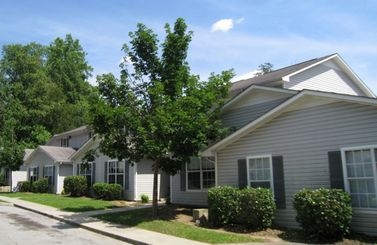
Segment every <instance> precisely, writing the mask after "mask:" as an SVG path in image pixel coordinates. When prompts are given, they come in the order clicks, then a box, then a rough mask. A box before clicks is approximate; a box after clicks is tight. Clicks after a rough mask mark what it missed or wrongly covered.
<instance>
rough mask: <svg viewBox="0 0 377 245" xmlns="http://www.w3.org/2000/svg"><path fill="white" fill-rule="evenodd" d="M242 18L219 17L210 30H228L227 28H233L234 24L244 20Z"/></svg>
mask: <svg viewBox="0 0 377 245" xmlns="http://www.w3.org/2000/svg"><path fill="white" fill-rule="evenodd" d="M244 20H245V19H244V18H239V19H236V20H233V19H221V20H218V21H216V22H215V23H214V24H213V25H212V28H211V31H212V32H216V31H222V32H228V31H229V30H231V29H233V27H234V24H240V23H242V22H243V21H244Z"/></svg>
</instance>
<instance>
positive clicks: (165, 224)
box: [96, 208, 263, 244]
mask: <svg viewBox="0 0 377 245" xmlns="http://www.w3.org/2000/svg"><path fill="white" fill-rule="evenodd" d="M151 213H152V210H151V209H150V208H146V209H139V210H133V211H127V212H122V213H116V214H104V215H98V216H96V218H99V219H102V220H105V221H109V222H112V223H117V224H123V225H127V226H136V227H138V228H142V229H146V230H150V231H156V232H160V233H164V234H168V235H172V236H177V237H182V238H186V239H190V240H195V241H200V242H206V243H211V244H216V243H249V242H263V240H262V239H256V238H253V237H250V236H246V235H241V234H232V233H227V232H219V231H215V230H210V229H205V228H201V227H196V226H192V225H188V224H184V223H181V222H179V221H175V220H173V219H170V220H169V219H167V220H165V219H164V220H162V219H159V220H154V219H153V218H152V217H151Z"/></svg>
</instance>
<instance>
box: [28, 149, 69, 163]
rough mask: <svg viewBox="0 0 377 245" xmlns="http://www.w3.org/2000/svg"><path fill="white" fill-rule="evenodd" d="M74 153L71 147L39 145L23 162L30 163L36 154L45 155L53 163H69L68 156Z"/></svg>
mask: <svg viewBox="0 0 377 245" xmlns="http://www.w3.org/2000/svg"><path fill="white" fill-rule="evenodd" d="M75 152H76V151H75V150H74V149H73V148H71V147H58V146H46V145H40V146H38V147H37V149H35V150H34V151H33V152H32V153H31V154H30V155H29V157H28V158H27V159H26V160H25V162H26V163H28V162H30V161H31V160H32V159H33V158H34V157H35V156H36V155H37V154H38V153H42V154H46V155H47V156H48V157H49V158H51V159H52V160H53V161H55V162H71V160H70V156H71V155H72V154H73V153H75Z"/></svg>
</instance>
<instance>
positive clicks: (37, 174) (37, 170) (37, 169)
mask: <svg viewBox="0 0 377 245" xmlns="http://www.w3.org/2000/svg"><path fill="white" fill-rule="evenodd" d="M35 172H36V176H37V179H36V180H39V167H37V168H36V171H35Z"/></svg>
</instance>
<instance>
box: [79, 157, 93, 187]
mask: <svg viewBox="0 0 377 245" xmlns="http://www.w3.org/2000/svg"><path fill="white" fill-rule="evenodd" d="M92 165H93V164H92V162H88V163H87V164H82V163H80V164H79V165H78V175H80V176H85V177H86V182H87V183H88V186H91V185H92V168H93V167H92Z"/></svg>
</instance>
